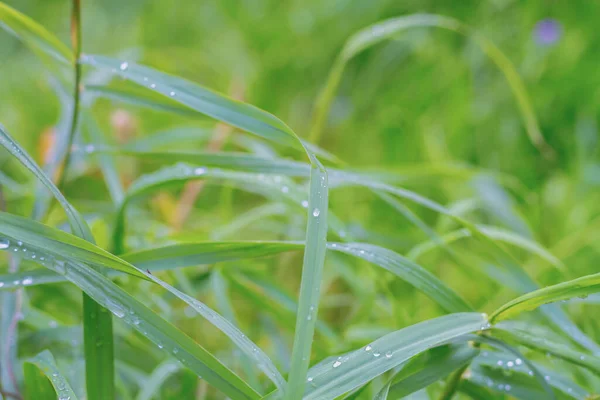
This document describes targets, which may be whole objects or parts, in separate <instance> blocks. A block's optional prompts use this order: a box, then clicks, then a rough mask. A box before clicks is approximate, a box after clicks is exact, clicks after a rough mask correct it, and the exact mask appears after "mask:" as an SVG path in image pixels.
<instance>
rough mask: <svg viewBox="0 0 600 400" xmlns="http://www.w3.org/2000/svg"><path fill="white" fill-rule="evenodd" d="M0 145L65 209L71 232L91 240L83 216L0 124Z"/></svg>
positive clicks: (90, 234)
mask: <svg viewBox="0 0 600 400" xmlns="http://www.w3.org/2000/svg"><path fill="white" fill-rule="evenodd" d="M0 145H1V146H2V147H4V148H5V149H6V150H8V151H9V153H10V154H12V155H13V156H14V157H15V158H16V159H17V160H19V162H20V163H21V164H22V165H23V166H24V167H25V168H27V169H28V170H29V171H31V172H32V173H33V174H34V175H35V177H36V178H37V179H38V180H39V181H40V182H41V183H43V184H44V186H46V187H47V188H48V190H50V192H51V193H52V194H53V195H54V197H56V199H57V200H58V202H59V203H60V205H61V207H62V208H63V209H64V210H65V213H66V214H67V218H68V220H69V224H70V225H71V229H72V230H73V234H74V235H77V236H79V237H82V238H84V239H86V240H88V241H93V237H92V233H91V232H90V228H89V227H88V226H87V224H86V222H85V220H84V219H83V217H82V216H81V215H80V214H79V212H77V210H75V208H74V207H73V206H72V205H71V204H70V203H69V202H68V201H67V199H65V197H64V196H63V194H62V193H61V192H60V191H59V190H58V188H57V187H56V186H55V185H54V183H53V182H52V181H51V180H50V179H49V178H48V177H47V176H46V174H45V173H44V171H42V169H41V168H40V167H39V166H38V165H37V164H36V163H35V161H33V158H32V157H31V156H30V155H29V154H28V153H27V152H26V151H25V150H24V149H23V148H22V147H21V145H19V143H17V142H16V141H15V140H14V139H13V138H12V137H11V136H10V135H9V134H8V133H7V132H6V131H5V130H4V128H3V127H2V125H0Z"/></svg>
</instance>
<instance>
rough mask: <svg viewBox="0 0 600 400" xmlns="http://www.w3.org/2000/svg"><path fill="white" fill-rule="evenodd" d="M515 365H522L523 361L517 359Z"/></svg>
mask: <svg viewBox="0 0 600 400" xmlns="http://www.w3.org/2000/svg"><path fill="white" fill-rule="evenodd" d="M515 364H517V365H521V364H523V360H521V359H520V358H517V359H516V360H515Z"/></svg>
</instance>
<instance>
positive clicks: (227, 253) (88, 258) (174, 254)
mask: <svg viewBox="0 0 600 400" xmlns="http://www.w3.org/2000/svg"><path fill="white" fill-rule="evenodd" d="M313 211H314V210H313ZM319 211H320V210H319ZM1 217H2V214H0V222H1V221H2V219H1ZM59 232H60V231H59ZM0 233H3V231H2V230H1V229H0ZM65 235H66V234H65ZM67 239H72V238H71V237H66V238H65V240H67ZM32 240H35V241H37V240H38V239H37V238H33V239H32ZM61 240H62V239H61ZM76 242H77V243H74V244H73V245H78V244H79V241H76ZM36 243H38V244H40V245H44V244H45V242H43V241H42V242H36ZM57 245H59V246H61V248H62V243H60V242H57ZM88 247H89V246H88ZM303 248H304V243H302V242H203V243H183V244H176V245H170V246H166V247H159V248H156V249H150V250H143V251H138V252H133V253H128V254H125V255H123V256H122V261H117V260H121V259H119V258H117V257H115V258H116V260H114V259H112V258H111V259H109V260H108V261H105V259H104V258H98V256H97V254H96V253H95V251H96V250H95V248H94V247H89V249H90V250H89V251H90V252H93V253H91V254H89V255H88V253H87V252H81V249H79V248H77V247H75V248H74V249H72V248H71V247H65V249H69V251H71V253H72V254H73V255H74V256H77V257H78V258H79V260H80V261H82V262H87V263H90V262H93V263H97V264H98V263H102V264H100V265H106V266H108V267H110V268H112V269H114V270H121V271H123V269H124V268H132V266H131V264H133V265H135V267H136V268H138V270H146V269H148V270H150V271H164V270H169V269H174V268H180V267H188V266H193V265H200V264H214V263H217V262H224V261H235V260H240V259H247V258H254V257H262V256H267V255H273V254H278V253H282V252H287V251H295V250H302V249H303ZM327 249H328V250H330V251H335V252H339V253H343V254H348V255H350V256H352V257H357V258H361V259H363V260H365V261H368V262H369V263H372V264H375V265H377V266H379V267H381V268H383V269H386V270H387V271H390V272H391V273H393V274H394V275H396V276H398V277H399V278H400V279H402V280H404V281H406V282H408V283H410V284H411V285H413V286H414V287H415V288H416V289H418V290H419V291H421V292H423V293H424V294H426V295H427V296H428V297H430V298H431V299H432V300H434V301H435V302H436V303H438V304H439V305H440V306H441V307H442V308H444V309H445V310H447V311H449V312H462V311H472V308H471V307H470V306H469V305H468V304H467V303H466V302H465V300H463V299H462V298H461V297H460V296H459V295H458V294H456V293H455V292H454V291H453V290H452V289H450V288H449V287H448V286H446V285H445V284H444V283H443V282H442V281H440V280H439V279H438V278H437V277H436V276H434V275H433V274H431V273H430V272H428V271H427V270H425V269H423V268H422V267H421V266H419V265H418V264H415V263H414V262H412V261H410V260H408V259H406V258H404V257H402V256H400V255H399V254H397V253H395V252H393V251H391V250H388V249H385V248H382V247H379V246H375V245H369V244H365V243H327ZM100 253H101V254H102V251H100ZM92 257H93V258H92ZM113 257H114V256H113ZM113 262H114V263H113ZM126 272H127V271H126ZM27 276H28V277H29V279H28V282H29V284H31V285H33V284H43V283H46V282H47V283H51V282H58V281H60V280H59V277H57V276H55V274H52V273H42V272H41V271H40V272H36V273H35V274H34V273H31V274H29V275H27ZM24 277H25V276H24V275H23V274H19V275H5V276H0V282H2V283H4V285H2V286H0V288H1V289H12V288H15V287H19V286H21V285H22V282H19V283H17V284H14V281H18V280H21V281H22V279H24Z"/></svg>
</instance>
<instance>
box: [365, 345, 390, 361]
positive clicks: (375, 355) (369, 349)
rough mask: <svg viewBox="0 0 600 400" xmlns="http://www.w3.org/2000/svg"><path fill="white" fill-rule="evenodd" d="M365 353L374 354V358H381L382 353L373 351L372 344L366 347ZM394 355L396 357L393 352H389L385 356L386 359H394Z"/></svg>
mask: <svg viewBox="0 0 600 400" xmlns="http://www.w3.org/2000/svg"><path fill="white" fill-rule="evenodd" d="M365 351H366V352H367V353H372V354H373V357H375V358H378V357H380V356H381V352H380V351H378V350H375V349H373V346H372V345H370V344H368V345H366V346H365ZM393 355H394V353H393V352H392V351H387V352H386V353H385V355H384V356H385V358H392V356H393Z"/></svg>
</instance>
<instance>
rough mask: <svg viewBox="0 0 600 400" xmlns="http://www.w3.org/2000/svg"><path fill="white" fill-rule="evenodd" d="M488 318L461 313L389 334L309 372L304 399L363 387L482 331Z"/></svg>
mask: <svg viewBox="0 0 600 400" xmlns="http://www.w3.org/2000/svg"><path fill="white" fill-rule="evenodd" d="M486 323H487V318H486V316H485V315H482V314H479V313H457V314H449V315H446V316H443V317H438V318H435V319H431V320H428V321H424V322H420V323H417V324H415V325H412V326H409V327H406V328H404V329H401V330H399V331H396V332H392V333H390V334H388V335H385V336H383V337H381V338H379V339H377V340H375V341H374V342H372V343H370V344H368V345H367V346H366V347H363V348H360V349H358V350H355V351H352V352H350V353H346V354H344V355H342V356H340V357H339V358H338V359H335V358H333V360H335V361H332V360H331V358H330V359H328V360H326V361H323V362H321V363H319V364H317V365H315V366H314V367H312V368H311V369H310V370H309V375H308V379H307V381H308V386H307V388H306V391H305V392H304V397H303V399H305V400H315V399H324V398H334V397H336V396H339V395H342V394H344V393H346V392H349V391H350V390H352V389H354V388H357V387H360V386H362V385H363V384H365V383H367V382H369V381H370V380H372V379H374V378H376V377H377V376H379V375H381V374H383V373H385V372H387V371H389V370H391V369H392V368H395V367H396V366H398V365H400V364H401V363H403V362H404V361H406V360H408V359H410V358H411V357H414V356H416V355H418V354H420V353H422V352H423V351H425V350H428V349H430V348H433V347H436V346H438V345H440V344H442V343H444V342H446V341H449V340H452V339H454V338H456V337H459V336H461V335H464V334H467V333H470V332H474V331H478V330H481V329H482V327H485V325H486Z"/></svg>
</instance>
